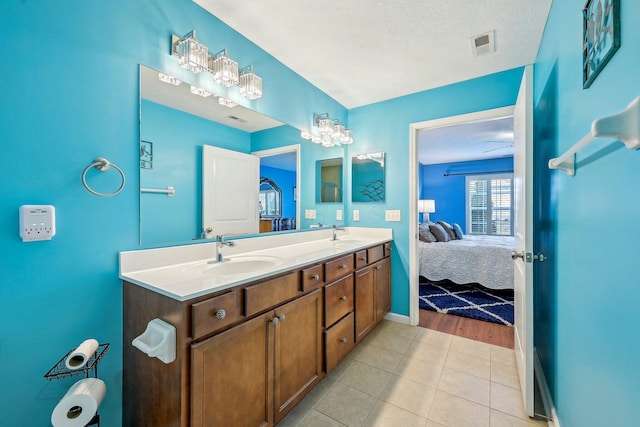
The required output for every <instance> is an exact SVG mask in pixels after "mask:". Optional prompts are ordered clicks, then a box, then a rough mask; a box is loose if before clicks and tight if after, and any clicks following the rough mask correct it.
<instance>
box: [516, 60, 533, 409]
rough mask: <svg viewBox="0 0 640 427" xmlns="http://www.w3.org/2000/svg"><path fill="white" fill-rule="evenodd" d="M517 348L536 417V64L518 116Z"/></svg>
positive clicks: (526, 78)
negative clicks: (534, 139) (534, 362)
mask: <svg viewBox="0 0 640 427" xmlns="http://www.w3.org/2000/svg"><path fill="white" fill-rule="evenodd" d="M513 127H514V139H515V144H514V154H513V178H514V235H515V251H514V254H513V255H514V257H513V258H514V262H515V266H514V267H515V268H514V293H515V324H514V333H515V351H516V361H517V364H518V373H519V375H520V386H521V387H522V397H523V399H524V407H525V411H526V412H527V415H529V416H531V417H532V416H533V390H534V383H533V381H534V380H533V289H532V287H533V264H532V261H533V259H532V256H531V254H532V253H533V250H532V245H533V218H532V216H533V206H532V201H533V67H532V66H531V65H528V66H527V67H525V69H524V74H523V76H522V83H521V84H520V91H519V92H518V99H517V101H516V105H515V109H514V115H513Z"/></svg>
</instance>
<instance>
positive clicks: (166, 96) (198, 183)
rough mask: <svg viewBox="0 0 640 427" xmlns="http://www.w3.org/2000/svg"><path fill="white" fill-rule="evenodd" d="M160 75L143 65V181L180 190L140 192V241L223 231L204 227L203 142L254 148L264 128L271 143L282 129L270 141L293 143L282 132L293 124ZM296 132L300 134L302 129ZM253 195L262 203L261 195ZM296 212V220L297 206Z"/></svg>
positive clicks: (245, 149) (170, 241) (164, 240)
mask: <svg viewBox="0 0 640 427" xmlns="http://www.w3.org/2000/svg"><path fill="white" fill-rule="evenodd" d="M158 75H159V73H158V71H156V70H153V69H151V68H148V67H146V66H144V65H141V66H140V140H141V141H142V142H141V144H143V145H144V146H141V149H142V148H144V151H142V150H141V169H140V186H141V188H151V189H154V188H157V189H160V188H164V189H166V188H167V187H168V186H171V187H173V188H174V189H175V195H174V196H173V197H167V195H166V194H164V195H163V194H158V193H141V194H140V242H141V244H143V245H166V244H174V243H179V242H185V241H190V240H195V239H201V238H207V237H208V238H211V237H213V236H215V235H216V234H221V231H220V230H212V231H211V232H209V233H206V232H205V231H203V220H202V208H203V206H202V197H201V195H202V172H203V170H202V168H203V167H202V163H203V158H202V157H203V146H204V145H211V146H215V147H219V148H224V149H228V150H233V151H238V152H241V153H247V154H248V153H251V151H252V146H251V144H252V140H253V138H254V135H257V134H260V135H261V138H262V143H263V144H265V145H267V144H269V142H268V141H265V139H267V138H268V135H269V132H273V134H274V135H275V134H277V135H278V138H277V139H276V140H275V141H274V142H273V143H271V144H270V146H273V147H276V146H281V145H290V144H291V143H292V141H291V140H286V139H284V138H282V134H283V133H287V132H277V130H278V129H280V128H287V127H288V126H287V125H283V124H282V123H281V122H278V121H276V120H273V119H270V118H268V117H266V116H264V115H262V114H259V113H257V112H254V111H252V110H250V109H248V108H245V107H242V106H236V107H234V108H228V107H224V106H222V105H220V104H219V103H218V101H217V99H216V98H215V96H213V95H212V96H209V97H206V98H203V97H201V96H197V95H195V94H193V93H191V90H190V86H191V85H190V84H189V82H184V83H182V84H180V85H177V86H176V85H172V84H168V83H164V82H162V81H160V79H159V77H158ZM290 133H292V134H297V135H299V131H294V132H290ZM265 135H267V136H265ZM151 153H152V154H151ZM258 176H262V175H258ZM228 179H230V180H231V179H234V177H233V176H229V177H228ZM256 185H258V180H256ZM279 185H280V184H279ZM281 188H284V187H282V186H281ZM282 199H283V200H285V197H284V196H283V198H282ZM252 200H255V202H253V203H255V204H256V208H257V203H258V201H257V200H256V199H252ZM256 210H257V209H256ZM282 214H283V212H282V211H281V213H280V215H282ZM284 214H285V215H288V214H287V213H284ZM291 215H293V216H294V220H295V210H294V213H293V214H291ZM256 216H257V215H256ZM257 220H258V218H256V221H257ZM294 222H295V221H294ZM294 228H295V227H294ZM257 229H258V228H257V226H256V230H257Z"/></svg>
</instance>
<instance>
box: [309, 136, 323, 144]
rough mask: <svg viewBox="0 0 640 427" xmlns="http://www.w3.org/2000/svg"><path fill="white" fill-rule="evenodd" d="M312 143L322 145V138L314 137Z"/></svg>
mask: <svg viewBox="0 0 640 427" xmlns="http://www.w3.org/2000/svg"><path fill="white" fill-rule="evenodd" d="M311 142H313V143H314V144H320V143H322V138H320V137H319V136H317V135H313V136H312V137H311Z"/></svg>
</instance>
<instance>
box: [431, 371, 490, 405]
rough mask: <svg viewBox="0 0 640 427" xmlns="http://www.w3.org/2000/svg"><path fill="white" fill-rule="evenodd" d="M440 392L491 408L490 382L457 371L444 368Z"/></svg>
mask: <svg viewBox="0 0 640 427" xmlns="http://www.w3.org/2000/svg"><path fill="white" fill-rule="evenodd" d="M438 390H442V391H446V392H447V393H449V394H453V395H454V396H458V397H462V398H463V399H467V400H471V401H472V402H475V403H479V404H481V405H485V406H489V392H490V389H489V380H485V379H482V378H479V377H476V376H474V375H470V374H466V373H464V372H460V371H457V370H455V369H450V368H444V369H443V370H442V375H441V376H440V382H439V383H438Z"/></svg>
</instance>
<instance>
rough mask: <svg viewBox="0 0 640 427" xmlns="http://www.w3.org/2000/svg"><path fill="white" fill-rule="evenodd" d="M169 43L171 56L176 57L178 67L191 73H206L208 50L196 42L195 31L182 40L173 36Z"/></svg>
mask: <svg viewBox="0 0 640 427" xmlns="http://www.w3.org/2000/svg"><path fill="white" fill-rule="evenodd" d="M171 41H172V52H171V54H172V55H175V56H177V57H178V64H179V65H180V67H182V68H184V69H185V70H189V71H191V72H192V73H201V72H203V71H207V62H208V58H209V50H208V49H207V47H206V46H205V45H203V44H202V43H200V42H199V41H198V40H196V31H195V30H193V31H191V32H190V33H189V34H187V35H185V36H184V37H182V38H180V37H178V36H176V35H175V34H174V35H173V36H172V39H171Z"/></svg>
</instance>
